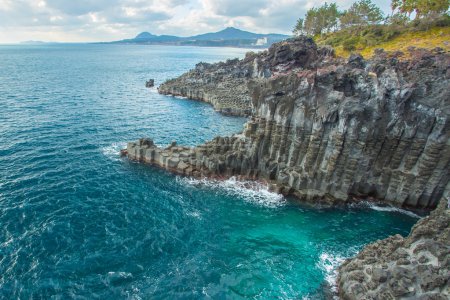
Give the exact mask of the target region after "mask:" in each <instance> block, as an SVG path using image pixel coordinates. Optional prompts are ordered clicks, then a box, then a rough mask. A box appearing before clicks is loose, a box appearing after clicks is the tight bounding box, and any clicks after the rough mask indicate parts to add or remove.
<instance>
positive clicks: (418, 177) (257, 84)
mask: <svg viewBox="0 0 450 300" xmlns="http://www.w3.org/2000/svg"><path fill="white" fill-rule="evenodd" d="M402 55H403V54H402V53H394V54H387V53H385V52H383V51H377V53H376V55H375V57H374V58H373V59H371V60H368V61H365V60H364V59H362V57H360V56H358V55H354V56H352V57H350V59H349V60H348V61H343V60H342V59H337V58H334V57H333V51H332V50H330V49H328V48H320V49H318V48H317V47H316V45H315V44H314V42H313V41H312V40H311V39H308V38H300V39H296V40H289V41H286V42H282V43H279V44H275V45H274V46H272V47H271V48H270V49H269V50H268V51H265V52H262V53H260V54H248V55H247V57H246V58H245V59H243V60H233V61H228V62H226V63H219V64H214V65H208V64H199V65H197V67H196V68H195V70H193V71H191V72H188V73H186V74H184V75H182V76H181V77H180V78H178V79H175V80H171V81H168V82H166V83H165V84H163V85H162V86H161V87H160V89H159V91H160V92H161V93H168V94H174V95H183V96H188V97H190V98H194V99H203V100H205V101H208V102H211V103H213V105H214V106H215V107H216V108H218V109H220V110H225V111H228V112H233V113H236V114H239V113H243V112H245V113H251V114H252V116H253V117H252V119H251V120H250V121H249V122H248V123H247V124H246V127H245V129H244V132H243V133H242V134H240V135H235V136H232V137H218V138H216V139H214V140H213V141H210V142H208V143H206V144H204V145H200V146H198V147H196V148H193V149H187V148H183V147H176V146H174V147H169V148H167V149H158V148H156V147H154V146H153V145H151V146H150V144H152V142H144V143H142V141H141V143H130V144H129V145H128V155H129V157H130V158H132V159H138V160H143V161H146V162H148V163H153V164H157V165H159V166H161V167H164V168H167V169H170V170H172V171H175V172H177V173H180V174H185V175H188V176H217V177H229V176H241V177H245V178H253V179H261V180H265V181H267V182H269V183H270V184H271V185H272V186H273V187H274V188H275V189H276V190H278V191H280V192H283V193H285V194H293V195H296V196H298V197H300V198H302V199H305V200H309V201H332V202H333V201H347V200H349V199H351V198H354V197H355V196H356V197H358V196H361V197H364V196H371V197H374V198H376V199H379V200H382V201H385V202H389V203H391V204H394V205H396V206H409V207H416V208H417V207H419V208H433V207H435V206H436V204H437V202H438V200H439V199H440V198H441V197H442V195H443V191H444V189H445V188H446V186H447V185H448V184H449V178H450V173H449V170H450V141H449V132H450V131H449V128H450V125H449V124H450V123H449V113H450V105H449V104H450V100H449V99H450V89H449V86H450V56H449V55H448V54H446V53H441V52H439V51H435V52H426V51H421V50H414V49H412V50H411V51H410V53H409V56H410V57H411V58H409V59H403V58H402ZM222 95H226V96H222Z"/></svg>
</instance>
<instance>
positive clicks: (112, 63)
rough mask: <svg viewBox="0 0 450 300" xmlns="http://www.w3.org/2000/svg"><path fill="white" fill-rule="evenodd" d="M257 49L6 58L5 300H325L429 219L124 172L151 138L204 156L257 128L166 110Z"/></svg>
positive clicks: (2, 165) (8, 49) (1, 134)
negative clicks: (129, 145) (196, 72)
mask: <svg viewBox="0 0 450 300" xmlns="http://www.w3.org/2000/svg"><path fill="white" fill-rule="evenodd" d="M244 52H245V51H244V50H238V49H228V48H224V49H220V48H194V47H162V46H119V45H52V46H45V45H44V46H0V298H19V297H20V298H30V297H32V298H37V299H39V298H45V299H47V298H50V297H52V296H53V297H55V298H61V299H67V298H81V299H82V298H89V299H91V298H102V299H123V298H132V299H148V298H155V299H162V298H169V299H174V298H184V299H198V298H210V297H212V298H219V299H223V298H230V299H240V298H256V299H266V298H285V299H290V298H299V297H300V298H301V297H310V298H318V299H320V298H323V297H325V294H326V291H327V290H329V287H327V285H326V283H327V282H332V281H333V277H334V271H333V270H334V269H335V267H336V266H337V264H338V263H339V262H340V261H341V260H342V259H343V258H344V257H347V256H350V255H354V254H355V253H356V252H357V251H358V250H359V249H361V247H362V246H363V245H364V244H367V243H369V242H371V241H374V240H377V239H380V238H385V237H387V236H388V235H391V234H394V233H400V234H403V235H405V234H407V233H408V232H409V230H410V228H411V226H412V224H414V223H415V222H416V221H417V219H416V218H414V217H411V216H408V215H405V214H401V213H399V212H396V211H394V210H386V209H384V210H380V209H378V210H376V209H373V208H371V207H369V206H368V205H365V206H357V207H349V208H339V209H325V208H312V207H308V206H304V205H301V204H298V203H297V202H296V201H294V200H290V199H283V198H282V197H279V196H277V195H274V194H271V193H269V192H267V191H266V190H265V189H264V187H261V186H258V185H253V187H252V188H253V189H249V188H248V185H247V184H241V183H237V182H234V181H233V180H229V181H226V182H222V183H217V182H209V181H198V180H189V179H186V178H179V177H176V176H173V175H170V174H168V173H166V172H164V171H162V170H159V169H154V168H151V167H148V166H145V165H141V164H137V163H133V162H130V161H128V160H126V159H121V158H119V156H118V151H119V149H120V148H121V147H123V146H124V145H125V143H126V142H127V141H134V140H136V139H138V138H140V137H143V136H148V137H152V138H153V139H155V141H156V143H158V144H162V145H164V144H167V143H169V142H170V141H171V140H173V139H175V140H177V141H178V142H179V143H181V144H188V145H195V144H198V143H200V142H203V141H206V140H208V139H211V138H213V137H214V136H217V135H226V134H232V133H237V132H239V131H240V130H241V128H242V125H243V124H244V122H245V119H242V118H233V117H225V116H222V115H220V114H218V113H216V112H214V111H213V109H212V108H211V107H210V106H209V105H207V104H204V103H200V102H196V101H189V100H182V99H175V98H172V97H166V96H162V95H158V94H157V93H156V92H155V90H149V89H146V88H145V87H144V83H145V80H147V79H149V78H155V79H156V83H157V84H159V83H161V82H162V81H164V80H165V79H168V78H172V77H175V76H177V75H179V74H181V73H183V72H185V71H187V70H188V69H190V68H192V67H193V66H194V65H195V63H197V62H199V61H208V62H211V61H218V60H223V59H226V58H234V57H243V55H244Z"/></svg>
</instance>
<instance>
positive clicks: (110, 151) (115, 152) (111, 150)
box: [102, 142, 127, 161]
mask: <svg viewBox="0 0 450 300" xmlns="http://www.w3.org/2000/svg"><path fill="white" fill-rule="evenodd" d="M126 147H127V143H125V142H121V143H112V144H111V145H108V146H105V147H103V148H102V153H103V155H105V156H106V157H108V158H109V159H111V160H116V161H117V160H120V150H122V149H125V148H126Z"/></svg>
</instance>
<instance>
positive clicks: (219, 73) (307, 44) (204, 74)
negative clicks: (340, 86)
mask: <svg viewBox="0 0 450 300" xmlns="http://www.w3.org/2000/svg"><path fill="white" fill-rule="evenodd" d="M332 53H333V51H332V49H330V48H322V49H321V50H320V51H318V50H317V46H316V44H315V43H314V41H313V40H312V39H310V38H301V39H296V40H291V41H290V42H289V43H280V44H277V46H274V47H271V48H270V49H269V50H268V51H264V52H262V53H260V54H255V53H253V52H249V53H247V55H246V56H245V58H244V59H242V60H238V59H232V60H227V61H226V62H219V63H216V64H208V63H198V64H197V65H196V66H195V69H193V70H191V71H189V72H187V73H185V74H183V75H181V76H180V77H178V78H175V79H171V80H168V81H166V82H165V83H163V84H162V85H160V86H159V88H158V91H159V92H160V93H161V94H166V95H174V96H182V97H187V98H190V99H196V100H202V101H205V102H208V103H211V104H212V105H213V106H214V108H215V109H216V110H218V111H220V112H222V113H224V114H228V115H236V116H248V115H251V114H252V103H251V94H250V91H249V89H248V86H247V84H248V82H249V81H250V80H251V79H255V78H269V77H271V76H276V75H277V74H280V73H286V72H288V71H290V70H293V69H296V68H299V67H306V66H309V65H310V64H315V63H316V62H317V61H318V55H319V54H322V56H321V58H322V59H323V58H325V57H326V56H329V55H330V54H332Z"/></svg>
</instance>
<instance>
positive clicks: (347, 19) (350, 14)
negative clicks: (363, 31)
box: [339, 0, 384, 28]
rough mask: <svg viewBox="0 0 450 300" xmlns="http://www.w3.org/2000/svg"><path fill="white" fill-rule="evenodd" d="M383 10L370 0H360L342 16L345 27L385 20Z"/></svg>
mask: <svg viewBox="0 0 450 300" xmlns="http://www.w3.org/2000/svg"><path fill="white" fill-rule="evenodd" d="M383 19H384V17H383V12H382V11H381V9H380V8H379V7H378V6H376V5H375V4H373V3H372V1H370V0H359V1H358V2H355V3H353V4H352V6H351V7H350V8H349V9H348V10H346V11H345V12H344V13H343V14H342V16H341V18H340V19H339V20H340V22H341V26H342V27H343V28H348V27H353V26H358V27H361V26H365V25H373V24H378V23H380V22H381V21H383Z"/></svg>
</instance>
